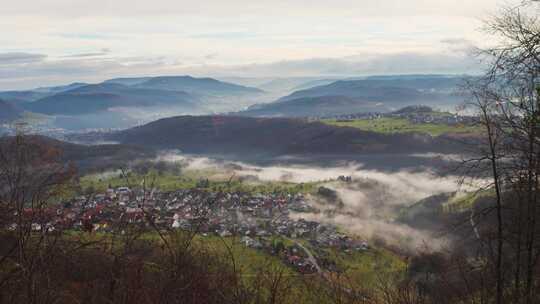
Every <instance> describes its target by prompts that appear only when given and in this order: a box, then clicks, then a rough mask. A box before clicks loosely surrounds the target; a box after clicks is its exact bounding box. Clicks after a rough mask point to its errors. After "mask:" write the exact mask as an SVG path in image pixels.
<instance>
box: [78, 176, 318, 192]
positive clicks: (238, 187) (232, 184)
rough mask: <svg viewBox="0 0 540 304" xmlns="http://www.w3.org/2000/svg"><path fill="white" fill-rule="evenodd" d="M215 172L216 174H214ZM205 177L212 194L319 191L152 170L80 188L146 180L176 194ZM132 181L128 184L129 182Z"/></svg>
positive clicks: (87, 181) (89, 180) (88, 180)
mask: <svg viewBox="0 0 540 304" xmlns="http://www.w3.org/2000/svg"><path fill="white" fill-rule="evenodd" d="M214 173H215V172H214ZM206 176H209V178H208V185H206V186H204V187H202V188H205V189H208V190H211V191H227V192H246V193H286V194H297V193H312V192H314V191H315V190H316V189H317V185H318V183H302V184H297V183H290V182H280V181H279V182H278V181H242V180H239V179H238V178H235V177H233V178H232V179H231V176H224V175H220V174H213V173H212V172H206V171H204V172H202V171H187V172H182V173H181V174H173V173H170V172H165V173H162V174H159V173H158V172H154V171H151V172H150V173H148V174H146V175H145V176H142V175H139V174H135V173H129V174H128V178H127V179H126V178H125V177H123V176H122V175H121V174H120V172H118V173H116V174H110V175H109V176H107V177H103V176H102V175H100V174H92V175H87V176H84V177H82V178H81V181H80V185H81V187H82V189H83V191H84V190H85V189H93V190H94V191H98V192H104V191H105V190H106V189H107V188H108V187H109V186H111V187H113V188H114V187H120V186H128V184H130V185H132V186H140V185H141V184H142V183H143V181H146V185H147V187H149V188H150V187H152V186H153V187H157V188H159V189H160V190H162V191H174V190H180V189H191V188H195V187H197V186H198V183H199V181H200V180H201V179H204V178H205V177H206ZM128 180H129V183H128Z"/></svg>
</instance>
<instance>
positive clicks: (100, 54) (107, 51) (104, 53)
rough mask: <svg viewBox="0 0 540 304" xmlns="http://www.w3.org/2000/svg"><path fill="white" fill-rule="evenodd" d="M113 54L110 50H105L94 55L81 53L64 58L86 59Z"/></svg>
mask: <svg viewBox="0 0 540 304" xmlns="http://www.w3.org/2000/svg"><path fill="white" fill-rule="evenodd" d="M110 52H111V50H110V49H108V48H103V49H101V51H99V52H93V53H79V54H72V55H65V56H63V57H65V58H86V57H100V56H105V55H108V54H109V53H110Z"/></svg>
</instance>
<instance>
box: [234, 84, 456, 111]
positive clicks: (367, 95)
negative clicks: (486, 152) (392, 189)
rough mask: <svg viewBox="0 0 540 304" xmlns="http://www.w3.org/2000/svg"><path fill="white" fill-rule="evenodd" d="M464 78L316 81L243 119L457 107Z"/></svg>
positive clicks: (261, 105)
mask: <svg viewBox="0 0 540 304" xmlns="http://www.w3.org/2000/svg"><path fill="white" fill-rule="evenodd" d="M462 81H463V78H461V77H451V76H443V75H424V76H423V75H409V76H386V77H385V76H374V77H366V78H362V79H349V80H338V81H334V82H331V83H329V84H325V83H327V82H328V80H319V81H315V82H313V83H312V84H317V83H319V84H321V85H319V86H314V87H309V86H310V84H307V86H308V87H309V88H307V89H303V90H298V91H295V92H293V93H291V94H289V95H287V96H284V97H281V98H279V99H278V100H276V101H275V102H273V103H267V104H259V105H254V106H252V107H250V108H249V109H248V110H246V111H244V112H240V113H239V114H240V115H248V116H249V115H252V116H258V117H275V116H280V117H311V116H332V115H343V114H353V113H361V112H388V111H391V110H395V109H399V108H402V107H405V106H410V105H416V104H426V105H429V106H443V107H445V106H448V107H453V106H455V105H457V104H459V103H461V102H462V101H463V99H464V98H463V97H462V96H459V95H458V94H457V92H458V87H459V84H460V83H461V82H462Z"/></svg>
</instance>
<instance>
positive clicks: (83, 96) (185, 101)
mask: <svg viewBox="0 0 540 304" xmlns="http://www.w3.org/2000/svg"><path fill="white" fill-rule="evenodd" d="M158 105H167V106H183V107H186V108H188V109H196V108H198V107H199V106H198V105H197V103H196V98H194V97H193V96H191V95H189V94H187V93H185V92H176V91H162V90H154V89H141V88H133V87H129V86H125V85H121V84H116V83H101V84H95V85H85V86H81V87H77V88H75V89H72V90H68V91H65V92H61V93H58V94H54V95H52V96H48V97H45V98H42V99H39V100H37V101H34V102H31V103H26V104H24V105H23V106H24V108H25V109H26V110H28V111H32V112H37V113H43V114H49V115H55V114H56V115H58V114H60V115H82V114H90V113H96V112H100V111H106V110H107V109H110V108H114V107H148V106H158Z"/></svg>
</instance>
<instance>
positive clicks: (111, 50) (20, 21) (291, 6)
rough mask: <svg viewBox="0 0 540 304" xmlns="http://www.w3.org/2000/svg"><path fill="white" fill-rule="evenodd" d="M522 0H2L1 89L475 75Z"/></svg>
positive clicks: (0, 1) (0, 14)
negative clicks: (490, 41) (125, 79)
mask: <svg viewBox="0 0 540 304" xmlns="http://www.w3.org/2000/svg"><path fill="white" fill-rule="evenodd" d="M516 1H517V0H516ZM516 1H511V0H507V1H503V0H409V1H405V0H375V1H373V0H369V1H368V0H287V1H280V0H212V1H209V0H192V1H185V0H153V1H149V0H108V1H107V0H92V1H90V0H0V5H1V9H0V27H1V28H2V34H1V35H0V89H20V88H29V87H37V86H45V85H53V84H62V83H68V82H73V81H88V82H96V81H101V80H104V79H106V78H111V77H117V76H138V75H173V74H174V75H176V74H192V75H196V76H214V77H220V76H250V77H275V76H279V77H287V76H355V75H367V74H402V73H473V72H475V71H477V70H478V65H477V64H476V62H475V61H474V60H472V59H471V58H468V57H467V52H468V50H470V49H471V47H472V46H474V45H478V44H481V43H482V42H483V36H482V35H481V34H480V33H479V31H478V30H479V28H480V27H481V20H482V19H485V18H486V17H487V16H488V15H489V14H493V13H495V12H496V9H497V8H498V7H499V6H500V5H501V4H504V3H515V2H516Z"/></svg>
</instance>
